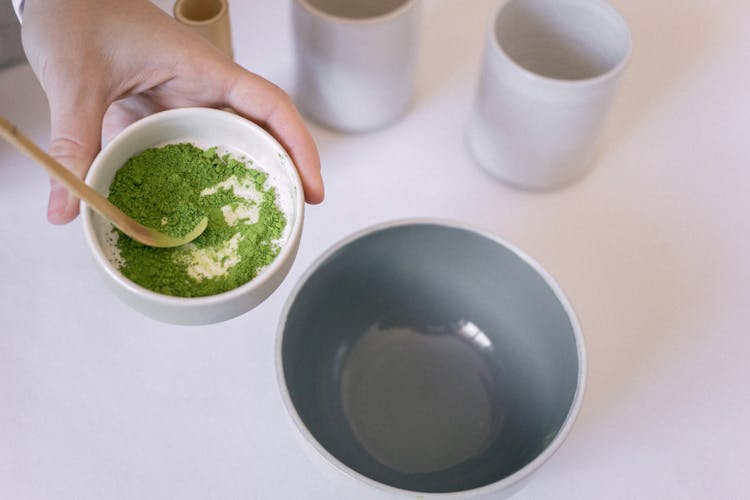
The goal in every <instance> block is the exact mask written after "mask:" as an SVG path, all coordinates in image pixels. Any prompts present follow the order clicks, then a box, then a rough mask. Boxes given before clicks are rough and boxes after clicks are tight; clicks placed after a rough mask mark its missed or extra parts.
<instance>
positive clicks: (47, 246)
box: [0, 0, 750, 500]
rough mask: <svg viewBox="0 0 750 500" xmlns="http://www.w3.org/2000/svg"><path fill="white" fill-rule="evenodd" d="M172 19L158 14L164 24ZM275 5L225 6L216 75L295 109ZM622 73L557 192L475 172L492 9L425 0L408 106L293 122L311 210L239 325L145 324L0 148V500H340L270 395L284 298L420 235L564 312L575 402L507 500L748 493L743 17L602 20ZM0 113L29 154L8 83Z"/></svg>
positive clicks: (11, 79)
mask: <svg viewBox="0 0 750 500" xmlns="http://www.w3.org/2000/svg"><path fill="white" fill-rule="evenodd" d="M161 3H162V4H168V3H169V2H161ZM289 3H290V2H287V1H285V2H280V1H278V0H253V1H246V2H244V1H243V2H240V1H235V2H233V3H231V9H230V12H231V16H232V22H233V29H234V46H235V53H236V59H237V61H238V62H239V63H241V64H243V65H244V66H246V67H247V68H249V69H251V70H253V71H256V72H258V73H260V74H261V75H263V76H265V77H267V78H268V79H270V80H272V81H274V82H276V83H277V84H279V85H281V86H282V87H283V88H285V89H287V90H289V91H290V92H291V91H292V88H291V85H292V78H293V54H292V44H291V31H290V18H289V13H290V9H289ZM613 3H614V4H615V6H616V7H617V8H618V9H619V10H620V11H621V12H622V13H623V15H624V16H625V17H626V19H627V20H628V22H629V24H630V26H631V29H632V32H633V38H634V52H633V57H632V60H631V63H630V65H629V67H628V69H627V71H626V74H625V77H624V80H623V84H622V87H621V92H620V94H619V97H618V101H617V103H616V106H615V108H614V110H613V114H612V116H611V120H610V122H609V123H608V125H607V127H606V129H605V131H604V142H603V147H602V151H601V155H600V158H599V160H598V162H597V164H596V165H595V167H594V169H593V170H592V171H591V172H590V173H589V175H587V176H586V177H585V178H584V179H583V180H581V181H580V182H578V183H576V184H575V185H573V186H571V187H569V188H566V189H564V190H561V191H556V192H553V193H546V194H531V193H526V192H521V191H517V190H513V189H511V188H508V187H506V186H504V185H503V184H501V183H499V182H497V181H495V180H494V179H493V178H492V177H490V176H489V175H487V174H485V173H483V171H481V170H479V169H478V168H477V167H476V166H475V165H474V163H473V162H472V160H471V158H470V157H469V155H468V152H467V149H466V147H465V142H464V137H463V133H464V126H465V123H466V120H467V116H468V112H469V109H470V105H471V100H472V95H473V92H474V85H475V81H476V76H477V72H478V65H479V56H480V53H481V48H482V45H483V42H484V35H485V30H486V27H487V24H488V19H489V17H490V16H491V14H492V13H493V12H494V10H495V7H496V4H497V1H496V0H471V1H466V0H426V1H425V9H424V11H423V14H424V15H423V23H422V27H421V29H422V32H421V42H422V43H421V52H420V59H419V66H418V68H417V71H418V88H417V94H416V100H415V102H414V104H413V107H412V108H411V109H410V111H409V112H408V114H407V115H406V116H405V117H404V118H403V119H402V120H401V121H399V122H398V123H396V124H394V125H392V126H390V127H388V128H386V129H384V130H382V131H378V132H374V133H369V134H364V135H357V136H348V135H343V134H338V133H333V132H329V131H326V130H323V129H321V128H318V127H316V126H314V125H312V124H311V130H312V132H313V134H314V136H315V138H316V140H317V142H318V146H319V148H320V152H321V155H322V159H323V165H324V175H325V180H326V187H327V199H326V201H325V203H324V204H323V205H321V206H316V207H309V208H308V211H307V213H306V225H305V229H304V233H303V239H302V244H301V248H300V252H299V255H298V257H297V260H296V262H295V264H294V267H293V268H292V270H291V273H290V275H289V276H288V278H287V279H286V280H285V281H284V283H283V284H282V286H281V287H280V288H279V289H278V290H277V291H276V293H274V294H273V295H272V296H271V297H270V298H269V299H268V300H267V301H266V302H265V303H263V304H262V305H261V306H260V307H258V308H257V309H255V310H253V311H251V312H249V313H247V314H245V315H243V316H241V317H239V318H236V319H234V320H231V321H228V322H225V323H222V324H218V325H213V326H211V327H195V328H187V327H175V326H169V325H164V324H160V323H157V322H154V321H152V320H150V319H147V318H145V317H143V316H141V315H139V314H138V313H136V312H134V311H132V310H130V309H129V308H128V307H127V306H125V305H124V304H122V303H121V302H120V301H119V300H118V299H117V298H115V297H114V296H113V295H112V294H111V293H110V292H109V290H108V289H107V288H105V285H104V282H103V280H102V279H101V278H100V276H99V274H98V271H97V270H96V268H95V266H94V263H93V260H92V259H91V257H90V255H89V252H88V250H87V248H86V245H85V242H84V239H83V234H82V230H81V227H80V221H78V220H77V221H76V222H74V223H72V224H70V225H67V226H63V227H55V226H51V225H49V224H48V223H47V222H46V219H45V213H46V201H47V188H48V183H47V179H46V176H45V174H44V173H43V171H42V169H41V168H39V167H37V166H35V165H34V164H32V163H31V162H30V161H29V160H27V159H26V158H25V157H23V156H21V155H20V154H19V153H16V152H15V151H14V150H12V149H11V148H10V147H9V146H8V145H7V144H5V143H0V214H2V215H0V498H1V499H8V500H16V499H19V500H37V499H56V500H63V499H139V500H146V499H165V498H179V499H246V498H259V499H270V498H282V499H300V498H301V499H307V498H309V499H321V500H322V499H331V498H357V495H358V493H357V490H355V489H353V486H352V484H351V483H346V482H337V481H331V480H330V479H329V478H328V477H327V476H326V475H325V474H324V473H323V472H321V468H319V467H318V466H317V465H316V463H315V461H314V460H311V459H310V457H309V456H308V455H306V454H305V453H304V452H303V451H302V450H303V447H302V446H301V445H302V443H301V441H300V440H299V439H298V436H297V435H296V434H295V432H296V431H294V430H293V429H292V427H291V426H290V423H289V420H288V417H287V415H286V413H285V410H284V408H283V405H282V401H281V398H280V395H279V392H278V389H277V384H276V378H275V371H274V336H275V330H276V324H277V321H278V319H279V313H280V311H281V308H282V305H283V303H284V300H285V299H286V297H287V295H288V293H289V291H290V289H291V287H292V286H293V284H294V283H295V282H296V280H297V278H298V277H299V276H300V274H301V273H302V272H303V271H304V270H305V269H306V268H307V266H308V265H309V264H310V263H311V262H312V261H313V260H314V259H315V258H316V256H318V255H319V254H320V253H322V252H323V251H324V250H325V249H326V248H328V247H329V246H330V245H332V244H333V243H334V242H336V241H337V240H339V239H340V238H342V237H344V236H346V235H348V234H350V233H352V232H354V231H356V230H359V229H362V228H364V227H366V226H369V225H371V224H373V223H378V222H382V221H386V220H390V219H396V218H403V217H412V216H435V217H441V218H449V219H453V220H458V221H464V222H467V223H470V224H472V225H473V226H476V227H478V228H480V229H484V230H488V231H490V232H492V233H494V234H497V235H499V236H501V237H504V238H506V239H508V240H510V241H511V242H513V243H515V244H517V245H519V246H520V247H521V248H523V249H525V250H526V251H527V252H528V253H529V254H531V255H532V256H533V257H535V258H536V259H538V260H539V261H540V262H541V263H542V265H544V266H545V267H546V268H547V269H548V270H549V271H550V272H551V273H552V275H553V276H555V278H556V279H557V280H558V282H559V283H560V284H561V285H562V287H563V289H564V290H565V291H566V292H567V294H568V295H569V297H570V300H571V302H572V303H573V306H574V307H575V309H576V311H577V313H578V315H579V317H580V320H581V323H582V325H583V330H584V335H585V339H586V343H587V347H588V353H589V384H588V389H587V394H586V398H585V401H584V404H583V408H582V411H581V414H580V417H579V419H578V421H577V423H576V425H575V427H574V429H573V431H572V433H571V434H570V436H569V438H568V440H567V441H566V442H565V443H564V444H563V446H562V448H561V449H560V450H559V451H558V453H556V454H555V455H554V456H553V458H552V459H551V460H550V461H549V462H548V464H547V465H546V466H545V467H544V468H543V469H542V470H541V471H540V472H539V474H538V475H537V476H536V477H535V478H534V480H533V481H532V482H531V483H530V484H529V486H528V487H527V488H526V489H524V490H522V491H521V492H520V493H518V494H517V495H516V496H515V497H514V499H515V498H517V499H518V500H522V499H545V498H550V499H576V500H580V499H601V498H608V499H659V500H662V499H672V498H674V499H681V500H684V499H701V500H702V499H707V498H717V499H741V498H742V499H744V498H748V495H750V493H749V492H748V491H749V490H750V479H748V475H747V474H746V473H747V465H746V464H747V457H748V453H750V426H749V424H748V422H750V336H749V333H750V332H748V325H750V264H748V260H750V221H749V219H750V139H749V137H750V2H748V1H747V0H719V1H715V2H706V1H701V0H679V1H677V0H671V1H670V0H661V1H653V0H616V1H613ZM0 113H2V114H3V115H5V116H6V117H8V118H9V119H11V120H12V121H14V122H15V123H16V124H17V125H18V126H19V127H20V128H21V129H22V130H23V131H25V132H26V133H27V134H28V135H30V136H31V137H32V138H33V139H35V140H36V141H38V142H39V143H41V144H42V145H46V144H47V143H48V139H49V138H48V133H49V124H48V117H49V114H48V110H47V105H46V100H45V97H44V94H43V92H42V90H41V88H40V86H39V85H38V83H37V82H36V80H35V79H34V76H33V74H32V72H31V71H30V69H29V68H28V66H26V65H21V66H17V67H14V68H12V69H8V70H6V71H3V72H2V73H0Z"/></svg>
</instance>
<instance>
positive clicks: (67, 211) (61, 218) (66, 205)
mask: <svg viewBox="0 0 750 500" xmlns="http://www.w3.org/2000/svg"><path fill="white" fill-rule="evenodd" d="M77 212H78V199H77V198H75V197H74V196H72V195H71V194H70V193H69V192H68V190H67V189H65V187H64V186H62V185H61V184H59V183H57V182H52V183H50V192H49V204H48V205H47V220H49V221H50V222H51V223H53V224H65V223H67V222H70V221H71V220H73V219H74V218H75V216H76V214H77Z"/></svg>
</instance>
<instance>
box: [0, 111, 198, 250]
mask: <svg viewBox="0 0 750 500" xmlns="http://www.w3.org/2000/svg"><path fill="white" fill-rule="evenodd" d="M0 136H2V137H3V138H4V139H5V140H7V141H8V142H10V143H11V144H12V145H13V146H15V147H16V148H17V149H19V150H20V151H22V152H24V153H26V154H27V155H28V156H29V157H31V159H33V160H35V161H37V162H38V163H39V164H40V165H41V166H42V167H44V169H45V170H46V171H47V173H48V174H49V175H51V176H52V177H54V178H55V179H57V180H58V181H59V182H61V183H62V184H63V185H64V186H65V187H67V188H68V189H69V190H70V191H71V192H72V193H73V194H75V195H76V196H77V197H78V198H80V199H81V200H83V201H85V202H86V203H87V204H88V206H90V207H91V208H93V209H94V210H95V211H96V212H98V213H99V214H100V215H101V216H102V217H104V218H106V219H107V220H109V221H110V222H111V223H112V224H114V225H115V226H117V228H118V229H120V231H122V232H123V233H125V234H127V235H128V236H130V237H131V238H133V239H134V240H135V241H137V242H139V243H143V244H144V245H148V246H150V247H158V248H170V247H178V246H180V245H184V244H185V243H189V242H191V241H193V240H194V239H195V238H197V237H198V236H200V234H201V233H202V232H203V231H204V230H205V229H206V226H207V225H208V217H204V218H203V219H201V221H200V222H199V223H198V225H197V226H195V228H194V229H193V230H192V231H190V232H189V233H187V234H186V235H185V236H183V237H181V238H175V237H174V236H169V235H166V234H164V233H160V232H159V231H157V230H155V229H151V228H150V227H146V226H144V225H142V224H139V223H138V222H136V221H135V220H133V219H132V218H130V217H129V216H128V215H126V214H125V212H123V211H122V210H120V209H119V208H117V207H116V206H115V205H113V204H112V202H110V201H109V200H108V199H107V198H105V197H104V196H102V195H101V194H99V192H97V191H96V190H95V189H94V188H92V187H91V186H89V185H88V184H86V183H85V182H83V181H82V180H81V179H79V178H78V177H76V175H75V174H74V173H73V172H71V171H70V170H68V169H67V168H65V167H64V166H62V165H61V164H60V163H58V162H57V160H55V159H54V158H52V157H51V156H50V155H48V154H47V153H45V152H44V151H42V149H41V148H39V146H37V145H36V144H34V143H33V142H32V141H31V139H29V138H28V137H26V136H24V135H23V134H22V133H21V132H19V131H18V129H17V128H16V127H15V126H14V125H13V124H11V123H10V122H9V121H8V120H6V119H5V118H3V117H2V116H0Z"/></svg>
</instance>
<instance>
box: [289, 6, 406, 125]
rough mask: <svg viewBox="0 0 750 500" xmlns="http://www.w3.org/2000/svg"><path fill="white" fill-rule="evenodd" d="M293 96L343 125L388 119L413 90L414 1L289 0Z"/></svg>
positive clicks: (315, 114) (304, 107) (313, 113)
mask: <svg viewBox="0 0 750 500" xmlns="http://www.w3.org/2000/svg"><path fill="white" fill-rule="evenodd" d="M292 10H293V17H292V19H293V28H294V37H295V50H296V57H297V88H296V101H297V104H298V106H299V107H300V109H301V111H302V112H303V113H304V114H305V115H307V116H308V117H309V118H311V119H313V120H314V121H316V122H318V123H320V124H322V125H324V126H326V127H329V128H332V129H334V130H339V131H343V132H364V131H368V130H372V129H376V128H379V127H382V126H384V125H387V124H389V123H391V122H392V121H394V120H395V119H397V118H398V117H399V116H401V115H402V114H403V113H404V112H405V111H406V109H407V108H408V106H409V104H410V102H411V99H412V96H413V93H414V70H415V65H416V58H417V39H418V33H417V28H418V11H419V0H294V2H293V9H292Z"/></svg>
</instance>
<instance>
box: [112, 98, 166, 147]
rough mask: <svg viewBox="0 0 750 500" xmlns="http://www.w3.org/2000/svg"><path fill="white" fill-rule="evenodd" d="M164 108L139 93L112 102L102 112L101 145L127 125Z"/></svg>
mask: <svg viewBox="0 0 750 500" xmlns="http://www.w3.org/2000/svg"><path fill="white" fill-rule="evenodd" d="M164 109H165V108H164V107H163V106H160V105H159V104H157V103H156V102H154V101H153V100H152V99H149V98H148V97H146V96H144V95H140V94H139V95H133V96H130V97H126V98H124V99H120V100H119V101H116V102H114V103H112V105H111V106H110V107H109V109H108V110H107V111H106V113H104V120H103V123H102V147H104V146H105V145H106V144H107V143H109V142H110V141H111V140H112V139H114V138H115V137H116V136H117V135H118V134H119V133H120V132H122V131H123V130H125V128H126V127H128V126H129V125H131V124H133V123H135V122H137V121H138V120H140V119H141V118H144V117H146V116H148V115H151V114H154V113H156V112H158V111H163V110H164Z"/></svg>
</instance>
